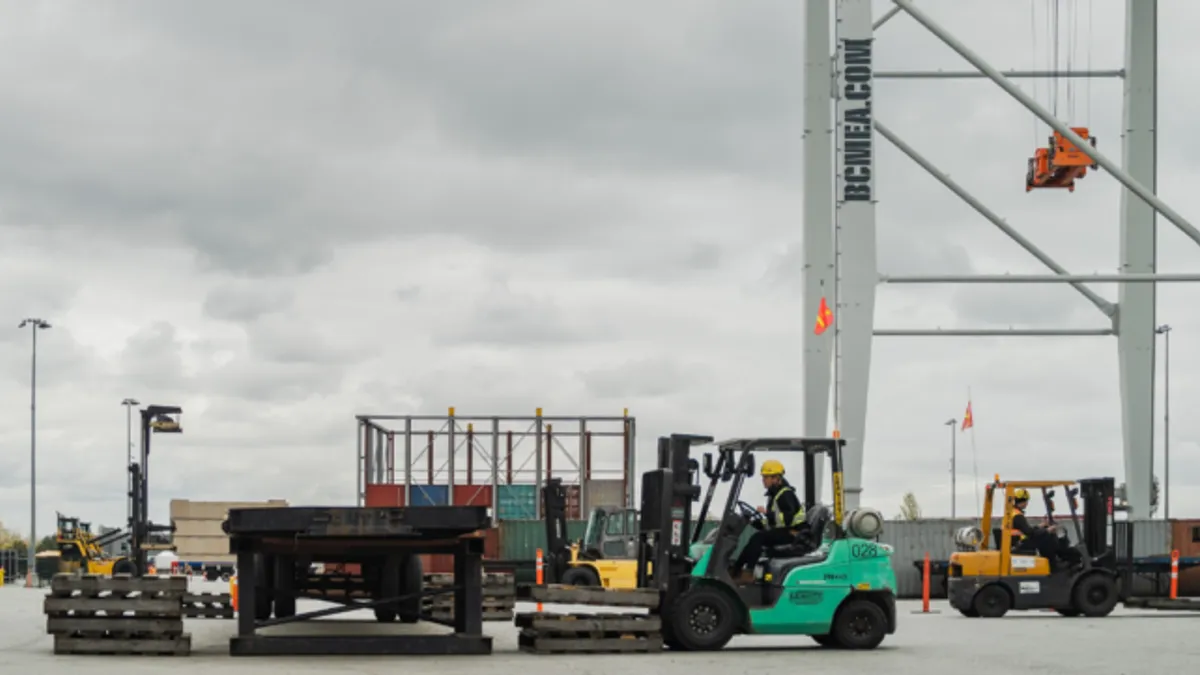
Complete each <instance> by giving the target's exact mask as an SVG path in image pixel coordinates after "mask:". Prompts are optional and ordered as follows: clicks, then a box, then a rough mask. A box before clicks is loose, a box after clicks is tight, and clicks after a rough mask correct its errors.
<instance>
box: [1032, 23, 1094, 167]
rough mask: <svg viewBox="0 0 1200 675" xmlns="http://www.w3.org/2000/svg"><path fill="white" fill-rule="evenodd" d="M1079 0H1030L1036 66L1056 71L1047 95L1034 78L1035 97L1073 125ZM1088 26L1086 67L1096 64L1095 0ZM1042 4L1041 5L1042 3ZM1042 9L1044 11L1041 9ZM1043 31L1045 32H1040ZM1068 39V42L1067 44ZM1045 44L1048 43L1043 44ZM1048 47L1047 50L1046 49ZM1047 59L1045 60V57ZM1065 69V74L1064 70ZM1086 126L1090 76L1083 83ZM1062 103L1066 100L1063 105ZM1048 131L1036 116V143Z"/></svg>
mask: <svg viewBox="0 0 1200 675" xmlns="http://www.w3.org/2000/svg"><path fill="white" fill-rule="evenodd" d="M1079 4H1080V3H1079V1H1078V0H1030V2H1029V30H1030V34H1031V35H1030V40H1031V44H1032V47H1031V54H1032V57H1033V58H1032V61H1033V63H1032V64H1031V69H1032V70H1048V71H1051V72H1053V73H1054V74H1053V75H1051V76H1050V77H1049V78H1048V79H1049V80H1050V82H1048V83H1047V84H1046V86H1045V89H1044V91H1045V98H1043V97H1042V95H1041V93H1042V91H1041V90H1042V87H1041V86H1040V84H1041V83H1039V82H1038V79H1039V78H1034V80H1033V99H1034V100H1035V101H1038V102H1039V103H1044V104H1045V106H1046V107H1047V108H1049V109H1050V113H1051V114H1052V115H1054V116H1055V117H1057V118H1059V119H1062V117H1061V114H1065V115H1066V116H1067V119H1066V120H1065V121H1066V123H1067V124H1069V125H1078V124H1079V123H1080V120H1079V119H1078V118H1077V117H1076V114H1077V113H1078V112H1079V111H1078V110H1077V109H1076V105H1075V99H1076V89H1077V87H1076V84H1075V82H1074V79H1075V78H1074V77H1072V76H1071V75H1070V74H1071V73H1073V72H1075V71H1076V69H1077V68H1078V67H1079V52H1080V51H1081V50H1080V45H1079V38H1080V35H1079V33H1080V23H1081V21H1080V19H1079V15H1080V13H1081V12H1080V10H1079ZM1086 4H1087V26H1086V28H1084V35H1083V38H1084V42H1085V45H1084V47H1083V50H1084V51H1085V54H1084V69H1085V70H1091V68H1092V16H1093V13H1092V0H1087V3H1086ZM1039 5H1040V7H1039ZM1039 10H1040V11H1039ZM1039 24H1041V26H1040V28H1041V30H1039ZM1039 33H1040V34H1041V35H1040V36H1039ZM1064 43H1065V44H1064ZM1043 45H1044V46H1043ZM1043 49H1044V51H1043ZM1043 59H1044V60H1043ZM1060 73H1061V74H1060ZM1083 89H1084V90H1083V92H1082V94H1083V97H1084V102H1083V108H1084V111H1083V112H1084V115H1083V117H1084V119H1083V120H1082V121H1083V126H1088V125H1090V124H1091V116H1092V110H1091V108H1092V81H1091V78H1087V82H1085V83H1084V86H1083ZM1060 103H1061V104H1062V105H1061V106H1060ZM1044 134H1045V132H1044V131H1043V130H1042V124H1041V121H1040V120H1038V119H1037V118H1036V117H1034V119H1033V136H1034V145H1035V146H1038V147H1040V146H1041V145H1042V142H1043V140H1044V139H1043V136H1044Z"/></svg>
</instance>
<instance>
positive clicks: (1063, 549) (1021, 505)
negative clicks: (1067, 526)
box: [1012, 488, 1079, 570]
mask: <svg viewBox="0 0 1200 675" xmlns="http://www.w3.org/2000/svg"><path fill="white" fill-rule="evenodd" d="M1028 506H1029V491H1028V490H1025V489H1024V488H1022V489H1019V490H1017V491H1015V492H1014V493H1013V508H1014V509H1015V511H1016V513H1014V514H1013V517H1012V527H1013V529H1014V530H1016V531H1018V532H1020V533H1021V534H1022V535H1024V537H1025V540H1026V541H1028V542H1029V543H1030V544H1031V545H1032V547H1033V548H1035V549H1037V552H1038V554H1039V555H1041V556H1042V557H1044V558H1046V559H1047V560H1048V561H1049V562H1050V568H1051V570H1054V569H1055V568H1057V567H1058V564H1057V563H1058V562H1059V561H1065V562H1068V563H1075V562H1077V560H1076V559H1077V558H1078V557H1079V551H1077V550H1075V549H1074V548H1071V547H1070V546H1065V545H1064V544H1063V542H1062V540H1061V539H1059V537H1058V535H1057V534H1056V533H1055V529H1056V527H1057V526H1055V525H1052V524H1051V525H1048V526H1046V527H1034V526H1033V525H1031V524H1029V519H1028V518H1026V517H1025V509H1026V508H1028Z"/></svg>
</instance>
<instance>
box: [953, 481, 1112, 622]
mask: <svg viewBox="0 0 1200 675" xmlns="http://www.w3.org/2000/svg"><path fill="white" fill-rule="evenodd" d="M1056 488H1062V489H1064V490H1065V492H1066V494H1067V503H1068V505H1069V508H1070V516H1071V518H1070V520H1071V523H1072V524H1073V525H1074V534H1075V539H1074V542H1072V541H1071V538H1070V536H1069V535H1068V534H1067V533H1066V531H1065V529H1064V528H1063V527H1061V525H1059V526H1058V527H1056V528H1055V531H1054V534H1056V535H1057V536H1058V537H1059V538H1060V539H1065V541H1064V542H1060V544H1062V545H1063V546H1064V547H1071V548H1074V549H1075V550H1076V551H1078V552H1079V554H1080V555H1079V557H1078V561H1072V562H1066V561H1064V562H1063V563H1062V564H1061V565H1059V564H1058V561H1057V560H1056V561H1051V560H1050V559H1048V558H1046V557H1045V556H1043V555H1041V554H1039V552H1038V551H1037V550H1035V549H1032V548H1030V542H1027V541H1024V540H1022V538H1020V537H1014V536H1013V527H1012V521H1013V515H1014V513H1015V507H1014V502H1015V499H1014V496H1015V494H1016V492H1017V491H1018V490H1022V491H1027V492H1032V491H1038V492H1041V495H1042V501H1043V502H1044V503H1045V505H1046V514H1047V520H1048V521H1049V523H1050V524H1055V525H1058V524H1057V523H1055V522H1054V495H1055V490H1056ZM1113 491H1114V481H1113V479H1112V478H1087V479H1082V480H1078V481H1072V480H1051V481H1008V482H1001V480H1000V476H999V475H997V476H996V478H995V481H994V482H993V483H991V484H990V485H988V486H987V491H986V496H985V498H984V503H983V521H982V523H981V524H980V527H979V528H978V529H976V528H964V529H963V530H960V531H959V533H958V534H957V535H956V544H958V547H959V549H960V550H959V551H957V552H955V553H953V554H951V556H950V565H949V570H948V579H947V594H948V597H949V600H950V606H952V607H954V608H955V609H957V610H958V611H959V612H960V613H961V614H962V615H963V616H967V617H985V618H998V617H1002V616H1004V615H1005V614H1006V613H1008V611H1009V610H1031V609H1033V610H1047V609H1048V610H1054V611H1056V612H1058V613H1059V614H1061V615H1063V616H1068V617H1074V616H1080V615H1083V616H1089V617H1102V616H1107V615H1108V614H1110V613H1111V612H1112V611H1113V609H1114V608H1115V607H1116V606H1117V603H1118V602H1119V601H1120V593H1119V587H1118V574H1117V564H1116V553H1115V551H1114V550H1113V548H1112V546H1111V545H1110V543H1109V533H1110V532H1111V531H1112V524H1113V515H1112V508H1111V507H1112V499H1113ZM997 493H999V494H1000V495H1003V503H1004V516H1003V518H1002V520H1001V522H1000V525H999V526H998V527H993V525H994V522H995V521H994V519H993V514H992V508H993V504H994V502H995V495H996V494H997ZM1077 497H1078V498H1079V499H1077ZM1080 500H1082V507H1083V508H1082V513H1080V509H1079V501H1080ZM1080 516H1082V518H1081V517H1080ZM1081 520H1082V522H1081ZM1052 563H1053V564H1052Z"/></svg>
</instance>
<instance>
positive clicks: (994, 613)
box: [971, 584, 1012, 619]
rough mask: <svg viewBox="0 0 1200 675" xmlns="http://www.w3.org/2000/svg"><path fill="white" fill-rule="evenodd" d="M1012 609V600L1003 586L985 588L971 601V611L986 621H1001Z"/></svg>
mask: <svg viewBox="0 0 1200 675" xmlns="http://www.w3.org/2000/svg"><path fill="white" fill-rule="evenodd" d="M1011 608H1012V598H1011V597H1010V596H1009V595H1008V591H1007V590H1005V589H1004V587H1003V586H999V585H997V584H992V585H990V586H984V587H983V588H981V589H979V592H978V593H976V594H975V599H974V600H972V601H971V609H973V610H974V611H975V613H976V614H978V615H979V616H981V617H983V618H985V619H999V618H1000V617H1002V616H1004V615H1005V614H1007V613H1008V610H1009V609H1011Z"/></svg>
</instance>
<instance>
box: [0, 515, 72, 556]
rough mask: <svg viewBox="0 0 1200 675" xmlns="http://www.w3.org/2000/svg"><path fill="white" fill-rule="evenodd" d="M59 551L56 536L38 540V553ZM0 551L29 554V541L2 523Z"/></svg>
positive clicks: (47, 536)
mask: <svg viewBox="0 0 1200 675" xmlns="http://www.w3.org/2000/svg"><path fill="white" fill-rule="evenodd" d="M55 550H58V543H57V542H56V541H55V539H54V535H52V534H48V535H46V536H44V537H42V538H41V539H39V540H38V544H37V552H38V553H41V552H42V551H55ZM0 551H17V552H19V553H22V554H25V553H28V552H29V540H28V539H26V538H25V537H22V536H21V535H20V533H18V532H15V531H13V530H10V529H8V528H7V527H5V526H4V523H3V522H0Z"/></svg>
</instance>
